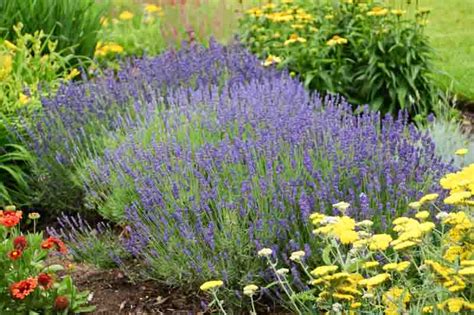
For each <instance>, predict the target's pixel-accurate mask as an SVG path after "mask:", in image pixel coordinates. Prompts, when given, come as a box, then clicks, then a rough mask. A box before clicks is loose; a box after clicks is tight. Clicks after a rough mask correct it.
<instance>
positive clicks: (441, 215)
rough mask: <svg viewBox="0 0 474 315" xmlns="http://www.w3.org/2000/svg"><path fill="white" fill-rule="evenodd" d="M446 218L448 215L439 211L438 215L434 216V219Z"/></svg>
mask: <svg viewBox="0 0 474 315" xmlns="http://www.w3.org/2000/svg"><path fill="white" fill-rule="evenodd" d="M448 216H449V214H448V213H447V212H445V211H441V212H440V213H438V214H437V215H436V219H438V220H443V219H445V218H447V217H448Z"/></svg>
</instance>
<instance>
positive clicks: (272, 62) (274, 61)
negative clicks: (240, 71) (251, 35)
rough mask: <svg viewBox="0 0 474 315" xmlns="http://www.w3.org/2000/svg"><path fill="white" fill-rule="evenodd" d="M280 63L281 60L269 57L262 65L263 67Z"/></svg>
mask: <svg viewBox="0 0 474 315" xmlns="http://www.w3.org/2000/svg"><path fill="white" fill-rule="evenodd" d="M280 62H281V58H280V57H277V56H273V55H269V56H268V57H267V59H265V61H264V62H263V63H262V64H263V66H264V67H268V66H271V65H273V64H279V63H280Z"/></svg>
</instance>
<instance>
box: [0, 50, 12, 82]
mask: <svg viewBox="0 0 474 315" xmlns="http://www.w3.org/2000/svg"><path fill="white" fill-rule="evenodd" d="M12 69H13V58H12V56H10V54H0V81H1V80H3V79H5V78H6V77H8V76H9V75H10V73H11V72H12Z"/></svg>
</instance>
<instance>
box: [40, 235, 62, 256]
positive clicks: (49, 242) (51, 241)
mask: <svg viewBox="0 0 474 315" xmlns="http://www.w3.org/2000/svg"><path fill="white" fill-rule="evenodd" d="M53 247H56V249H57V250H58V251H59V252H60V253H63V254H66V253H67V248H66V245H64V243H63V241H61V240H60V239H59V238H56V237H52V236H50V237H48V238H47V239H46V240H44V241H43V242H42V243H41V248H42V249H51V248H53Z"/></svg>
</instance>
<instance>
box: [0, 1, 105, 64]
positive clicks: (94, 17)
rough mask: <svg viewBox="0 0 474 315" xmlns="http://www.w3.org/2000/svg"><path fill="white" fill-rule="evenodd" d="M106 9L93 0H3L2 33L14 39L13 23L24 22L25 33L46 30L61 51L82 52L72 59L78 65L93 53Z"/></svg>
mask: <svg viewBox="0 0 474 315" xmlns="http://www.w3.org/2000/svg"><path fill="white" fill-rule="evenodd" d="M105 9H106V5H104V4H99V2H97V1H94V0H62V1H56V0H37V1H9V0H1V1H0V37H2V38H6V39H8V40H10V41H13V40H14V39H15V38H16V36H17V34H16V33H15V32H13V30H12V27H13V26H14V25H17V24H18V23H24V24H25V29H24V31H25V32H26V33H30V34H33V33H35V32H37V31H43V32H44V33H45V34H48V35H49V36H51V39H52V40H55V41H57V49H58V50H59V51H60V52H61V53H64V54H65V55H70V54H72V55H75V56H80V57H77V58H75V59H74V60H71V63H72V64H73V65H76V64H77V63H79V62H80V61H84V60H82V59H83V57H89V58H91V57H92V56H93V55H94V50H95V46H96V43H97V32H98V30H99V29H100V17H101V16H102V14H103V12H104V11H105ZM81 57H82V58H81Z"/></svg>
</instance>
